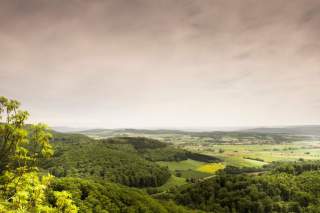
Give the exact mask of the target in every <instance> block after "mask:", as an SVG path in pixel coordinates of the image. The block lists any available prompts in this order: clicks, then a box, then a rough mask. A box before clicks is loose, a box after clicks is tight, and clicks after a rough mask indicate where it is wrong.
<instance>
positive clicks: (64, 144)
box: [41, 132, 220, 187]
mask: <svg viewBox="0 0 320 213" xmlns="http://www.w3.org/2000/svg"><path fill="white" fill-rule="evenodd" d="M53 135H54V137H53V140H52V144H53V145H54V148H55V153H54V156H53V157H52V158H51V159H50V160H47V161H43V162H42V165H41V166H42V168H43V169H45V170H48V171H50V172H51V173H52V174H53V175H55V176H57V177H82V178H87V177H90V178H94V179H96V180H107V181H112V182H116V183H121V184H124V185H127V186H134V187H157V186H161V185H163V184H164V183H166V181H167V180H168V179H169V177H170V176H171V174H170V172H169V170H168V168H167V167H161V166H159V165H158V164H157V163H155V162H154V161H160V160H163V161H181V160H186V159H194V160H199V161H203V162H219V161H220V159H218V158H215V157H211V156H206V155H202V154H196V153H191V152H189V151H185V150H181V149H177V148H174V147H171V146H170V145H168V144H166V143H163V142H160V141H157V140H154V139H148V138H143V137H118V138H110V139H106V140H94V139H91V138H89V137H87V136H84V135H81V134H66V133H58V132H53Z"/></svg>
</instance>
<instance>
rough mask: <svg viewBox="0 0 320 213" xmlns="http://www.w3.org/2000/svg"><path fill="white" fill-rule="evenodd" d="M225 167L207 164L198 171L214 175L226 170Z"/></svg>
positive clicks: (217, 164)
mask: <svg viewBox="0 0 320 213" xmlns="http://www.w3.org/2000/svg"><path fill="white" fill-rule="evenodd" d="M224 167H225V165H224V164H222V163H207V164H204V165H202V166H200V167H198V168H197V171H200V172H204V173H209V174H214V173H215V172H217V171H219V170H221V169H224Z"/></svg>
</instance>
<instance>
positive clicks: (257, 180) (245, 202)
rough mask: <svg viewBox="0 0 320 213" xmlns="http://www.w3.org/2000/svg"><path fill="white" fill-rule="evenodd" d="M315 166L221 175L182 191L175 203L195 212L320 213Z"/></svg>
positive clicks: (305, 164) (294, 165)
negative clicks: (250, 173)
mask: <svg viewBox="0 0 320 213" xmlns="http://www.w3.org/2000/svg"><path fill="white" fill-rule="evenodd" d="M315 165H319V163H318V162H303V163H297V162H296V163H291V164H290V166H291V167H290V168H296V169H297V168H299V172H292V171H297V170H295V169H293V170H292V169H289V170H287V169H284V168H288V165H287V164H281V165H278V167H277V168H276V169H275V170H273V171H272V172H271V173H268V174H263V175H258V176H255V175H226V174H220V175H218V176H216V177H214V178H211V179H208V180H206V181H203V182H200V183H197V184H195V185H193V186H190V187H188V188H185V189H182V190H180V191H179V192H177V194H176V198H175V199H176V201H177V202H178V203H179V204H182V205H187V206H189V207H191V208H200V209H203V210H205V211H211V212H219V213H223V212H240V213H242V212H243V213H249V212H252V213H253V212H261V213H264V212H283V213H287V212H319V208H320V201H319V196H320V172H319V171H312V170H314V169H315V170H318V167H317V166H315ZM312 166H313V167H312ZM280 168H281V169H280ZM311 168H312V169H311ZM282 169H284V170H282ZM304 171H305V172H304Z"/></svg>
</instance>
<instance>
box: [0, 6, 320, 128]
mask: <svg viewBox="0 0 320 213" xmlns="http://www.w3.org/2000/svg"><path fill="white" fill-rule="evenodd" d="M0 95H4V96H7V97H9V98H14V99H18V100H20V101H21V102H22V106H23V108H25V109H27V110H28V111H29V112H30V113H31V115H32V116H31V120H30V121H32V122H34V121H37V122H38V121H41V122H46V123H48V124H50V125H52V126H74V127H105V128H118V127H123V128H129V127H132V128H171V127H176V128H182V127H216V126H254V125H259V126H264V125H288V124H291V125H293V124H319V123H320V1H318V0H282V1H279V0H241V1H238V0H105V1H103V0H100V1H99V0H90V1H88V0H0Z"/></svg>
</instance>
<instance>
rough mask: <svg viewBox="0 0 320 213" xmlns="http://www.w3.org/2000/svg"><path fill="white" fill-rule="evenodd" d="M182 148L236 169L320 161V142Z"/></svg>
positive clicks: (207, 145) (190, 145)
mask: <svg viewBox="0 0 320 213" xmlns="http://www.w3.org/2000/svg"><path fill="white" fill-rule="evenodd" d="M180 147H181V146H180ZM183 147H184V148H185V149H187V150H190V151H197V152H200V153H203V154H207V155H212V156H216V157H219V158H221V159H223V160H224V162H225V164H226V165H233V166H238V167H260V166H263V165H264V164H267V163H270V162H273V161H294V160H299V159H305V160H317V159H320V141H300V142H292V143H285V144H261V145H256V144H251V145H228V144H227V145H223V144H206V145H203V144H201V145H200V146H197V145H194V144H185V146H183Z"/></svg>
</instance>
